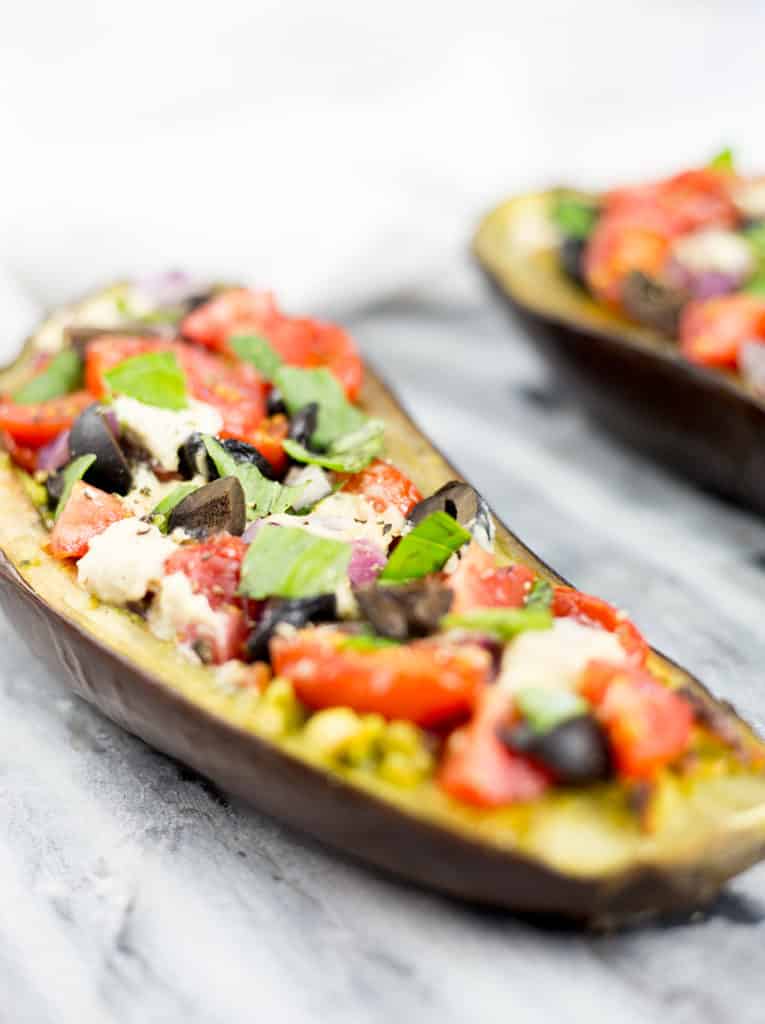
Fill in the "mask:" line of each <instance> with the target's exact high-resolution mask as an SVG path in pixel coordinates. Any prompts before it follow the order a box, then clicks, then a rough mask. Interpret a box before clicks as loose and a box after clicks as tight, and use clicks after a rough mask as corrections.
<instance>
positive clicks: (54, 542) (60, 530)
mask: <svg viewBox="0 0 765 1024" xmlns="http://www.w3.org/2000/svg"><path fill="white" fill-rule="evenodd" d="M129 514H130V513H129V512H127V511H126V510H125V507H124V505H123V504H122V502H121V501H120V500H119V499H118V498H116V497H115V496H114V495H113V494H107V493H106V492H105V491H101V490H99V489H98V488H97V487H92V486H91V485H90V484H86V483H85V482H84V481H83V480H78V481H77V482H76V483H75V485H74V487H73V488H72V493H71V494H70V495H69V500H68V501H67V503H66V505H65V506H64V508H63V511H62V512H61V515H60V516H59V517H58V519H57V521H56V524H55V526H54V527H53V530H52V531H51V535H50V538H49V539H48V550H49V551H50V553H51V554H52V555H53V557H54V558H62V559H64V558H81V557H82V556H83V555H84V554H85V552H86V551H87V550H88V545H89V544H90V542H91V540H92V539H93V538H94V537H95V536H97V535H98V534H99V533H103V532H104V530H105V529H106V528H107V526H111V524H112V523H116V522H117V520H118V519H125V518H127V517H128V516H129Z"/></svg>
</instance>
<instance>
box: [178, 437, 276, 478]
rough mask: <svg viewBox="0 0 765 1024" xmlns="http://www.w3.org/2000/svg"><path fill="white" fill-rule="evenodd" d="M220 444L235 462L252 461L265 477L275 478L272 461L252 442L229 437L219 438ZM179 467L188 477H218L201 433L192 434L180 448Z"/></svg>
mask: <svg viewBox="0 0 765 1024" xmlns="http://www.w3.org/2000/svg"><path fill="white" fill-rule="evenodd" d="M218 444H219V445H220V446H221V447H222V448H223V449H224V451H226V452H228V454H229V455H230V456H231V458H232V459H233V460H234V462H251V463H252V464H253V465H254V466H256V467H257V468H258V469H259V470H260V472H261V473H262V474H263V476H264V477H267V479H269V480H273V479H275V473H274V468H273V466H272V465H271V463H270V462H269V461H268V459H267V458H266V457H265V455H261V453H260V452H259V451H258V449H257V448H253V446H252V445H251V444H247V443H246V441H237V440H235V439H234V438H227V439H226V440H225V441H220V440H219V441H218ZM178 468H179V469H180V471H181V473H182V475H183V476H184V477H186V479H190V478H191V477H192V476H203V477H204V478H205V479H206V480H215V479H216V478H217V476H218V470H217V469H216V468H215V463H214V462H213V460H212V459H211V458H210V456H209V455H208V454H207V449H206V448H205V444H204V441H203V440H202V435H201V434H192V435H191V436H190V437H188V438H186V440H185V441H184V442H183V444H182V445H181V447H180V448H179V449H178Z"/></svg>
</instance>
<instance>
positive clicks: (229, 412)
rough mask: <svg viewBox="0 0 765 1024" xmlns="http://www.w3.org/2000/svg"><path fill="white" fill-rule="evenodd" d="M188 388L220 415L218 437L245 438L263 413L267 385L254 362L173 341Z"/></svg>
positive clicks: (252, 430) (255, 426) (256, 427)
mask: <svg viewBox="0 0 765 1024" xmlns="http://www.w3.org/2000/svg"><path fill="white" fill-rule="evenodd" d="M173 351H174V352H175V353H176V355H177V356H178V361H179V362H180V364H181V366H182V367H183V370H184V373H185V374H186V382H187V386H188V389H189V391H190V392H191V394H192V395H193V396H194V398H196V399H198V400H199V401H200V402H207V403H208V405H213V406H215V408H216V409H217V410H218V411H219V412H220V414H221V416H222V417H223V427H222V429H221V436H222V437H235V438H238V440H240V441H247V440H248V439H249V436H250V435H251V434H252V433H253V432H254V431H255V430H257V429H258V427H260V425H261V423H262V421H263V419H264V418H265V415H266V391H267V385H266V382H265V381H264V380H263V378H262V377H261V376H260V374H259V373H258V371H257V370H256V369H255V367H254V366H250V365H249V363H242V362H234V361H232V360H230V359H225V358H224V357H222V356H219V355H215V354H214V353H212V352H204V351H202V350H201V349H198V348H194V347H193V346H191V345H174V346H173Z"/></svg>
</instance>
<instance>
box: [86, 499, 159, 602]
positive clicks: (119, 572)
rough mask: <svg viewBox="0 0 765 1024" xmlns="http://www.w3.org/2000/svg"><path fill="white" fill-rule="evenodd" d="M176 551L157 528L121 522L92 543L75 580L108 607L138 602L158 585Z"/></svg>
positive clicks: (138, 521) (137, 523) (124, 520)
mask: <svg viewBox="0 0 765 1024" xmlns="http://www.w3.org/2000/svg"><path fill="white" fill-rule="evenodd" d="M175 548H176V545H175V544H174V542H173V541H172V540H170V539H169V538H168V537H164V536H163V535H162V534H161V533H160V532H159V530H158V529H157V528H156V526H151V525H150V524H149V523H144V522H142V521H141V520H140V519H134V518H130V519H121V520H120V521H119V522H117V523H112V525H111V526H109V527H108V528H107V529H106V530H104V532H103V533H100V534H99V535H98V536H97V537H94V538H93V540H91V542H90V547H89V549H88V552H87V554H85V555H83V556H82V558H81V559H80V560H79V562H78V563H77V578H78V579H79V581H80V583H81V584H82V585H83V586H84V587H85V588H86V589H87V590H89V591H90V593H91V594H95V596H96V597H98V598H100V599H101V600H102V601H107V602H109V603H110V604H127V603H128V602H129V601H140V600H141V598H142V597H144V596H145V595H146V592H147V591H148V590H149V589H151V588H152V587H154V586H156V584H157V583H159V581H160V579H161V578H162V573H163V571H164V566H165V561H166V560H167V559H168V557H169V556H170V555H171V554H172V553H173V551H175Z"/></svg>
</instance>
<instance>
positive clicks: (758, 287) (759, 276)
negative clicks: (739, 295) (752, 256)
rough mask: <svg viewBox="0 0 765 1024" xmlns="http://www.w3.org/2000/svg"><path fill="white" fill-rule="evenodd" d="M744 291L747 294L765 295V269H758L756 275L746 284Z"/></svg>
mask: <svg viewBox="0 0 765 1024" xmlns="http://www.w3.org/2000/svg"><path fill="white" fill-rule="evenodd" d="M743 291H745V292H746V293H747V295H762V296H765V270H760V271H758V272H757V273H756V274H755V275H754V277H752V278H750V280H749V281H748V282H747V283H746V284H745V285H744V288H743Z"/></svg>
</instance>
